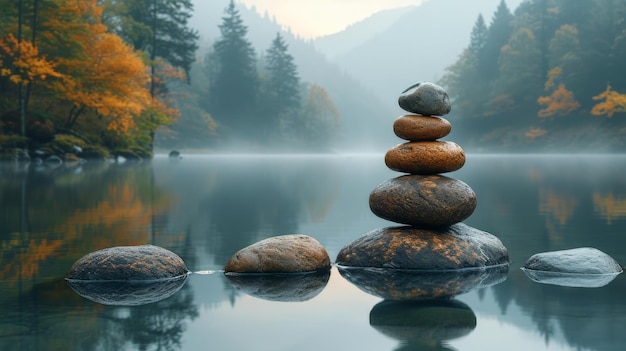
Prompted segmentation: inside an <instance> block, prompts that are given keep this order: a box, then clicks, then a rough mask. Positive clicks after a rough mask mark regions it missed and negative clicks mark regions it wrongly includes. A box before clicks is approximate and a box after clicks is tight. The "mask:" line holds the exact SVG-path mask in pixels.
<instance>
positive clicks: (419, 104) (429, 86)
mask: <svg viewBox="0 0 626 351" xmlns="http://www.w3.org/2000/svg"><path fill="white" fill-rule="evenodd" d="M398 104H399V105H400V107H401V108H402V109H403V110H405V111H408V112H412V113H417V114H419V115H424V116H443V115H446V114H448V113H450V110H451V109H452V106H451V105H450V97H449V96H448V93H447V92H446V91H445V90H444V89H443V88H442V87H440V86H438V85H436V84H433V83H429V82H423V83H417V84H415V85H412V86H410V87H409V88H407V89H406V90H405V91H403V92H402V94H401V95H400V97H399V98H398Z"/></svg>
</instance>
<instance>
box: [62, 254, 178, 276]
mask: <svg viewBox="0 0 626 351" xmlns="http://www.w3.org/2000/svg"><path fill="white" fill-rule="evenodd" d="M188 273H189V270H188V269H187V266H185V262H183V260H182V259H181V258H180V257H179V256H178V255H176V254H175V253H173V252H171V251H169V250H166V249H164V248H162V247H158V246H153V245H142V246H117V247H111V248H107V249H103V250H99V251H95V252H92V253H90V254H87V255H85V256H83V257H82V258H80V259H79V260H78V261H76V262H75V263H74V264H73V265H72V267H71V268H70V271H69V272H68V273H67V276H66V278H67V279H69V280H83V281H135V280H139V281H145V280H162V279H171V278H175V277H181V276H185V275H187V274H188Z"/></svg>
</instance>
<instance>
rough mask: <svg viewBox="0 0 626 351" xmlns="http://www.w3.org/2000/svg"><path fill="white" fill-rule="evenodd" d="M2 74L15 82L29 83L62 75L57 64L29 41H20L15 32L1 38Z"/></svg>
mask: <svg viewBox="0 0 626 351" xmlns="http://www.w3.org/2000/svg"><path fill="white" fill-rule="evenodd" d="M0 76H2V77H8V78H9V81H10V82H12V83H14V84H21V85H27V84H29V83H31V82H33V81H35V80H45V79H46V78H47V77H56V78H59V77H61V74H60V73H59V72H57V71H56V70H55V64H54V63H52V62H50V61H48V60H47V59H46V58H45V57H44V56H41V55H40V54H39V50H38V49H37V48H36V47H35V46H34V45H33V44H32V43H31V42H28V41H22V42H21V43H20V42H18V40H17V38H15V37H14V36H13V34H10V33H9V34H8V35H7V36H6V37H4V38H0Z"/></svg>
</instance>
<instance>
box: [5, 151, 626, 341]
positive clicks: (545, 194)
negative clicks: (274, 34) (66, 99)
mask: <svg viewBox="0 0 626 351" xmlns="http://www.w3.org/2000/svg"><path fill="white" fill-rule="evenodd" d="M625 172H626V157H625V156H532V155H529V156H488V155H472V154H470V155H468V159H467V163H466V165H465V167H464V168H462V169H461V170H459V171H457V172H454V173H451V174H449V176H451V177H454V178H457V179H460V180H463V181H464V182H466V183H467V184H469V185H470V186H471V187H472V188H473V189H474V191H475V192H476V194H477V197H478V207H477V209H476V211H475V212H474V214H473V215H472V216H471V217H470V218H469V219H467V220H466V221H465V223H466V224H468V225H471V226H473V227H476V228H479V229H482V230H485V231H488V232H491V233H493V234H495V235H497V236H498V237H500V239H501V240H502V242H503V243H504V244H505V245H506V246H507V248H508V249H509V253H510V257H511V266H510V269H509V273H508V275H507V278H506V280H504V281H502V282H501V283H499V284H496V285H493V286H490V287H486V288H483V289H480V290H474V291H471V292H469V293H465V294H463V295H460V296H457V297H455V298H454V299H452V300H450V301H430V302H420V303H400V302H391V301H383V300H382V299H381V298H378V297H376V296H373V295H369V294H367V293H365V292H363V291H362V290H360V289H359V288H358V287H356V286H354V285H353V284H351V283H350V282H349V281H348V280H346V279H344V278H343V276H342V275H341V274H340V273H339V271H338V270H337V268H333V269H332V270H331V274H330V277H329V278H328V281H327V283H326V284H322V285H321V286H319V287H318V288H317V289H314V290H313V291H312V292H311V293H310V294H309V295H307V296H305V297H304V298H302V297H301V298H296V297H294V298H293V299H292V300H301V301H288V302H285V301H281V300H289V296H288V295H289V292H288V291H287V292H278V293H277V296H281V297H282V299H279V300H276V299H274V300H273V299H271V298H268V296H267V295H258V294H257V293H258V291H257V292H255V291H254V290H250V289H246V287H245V286H240V285H238V286H235V285H234V284H233V282H231V281H230V280H228V279H227V278H226V277H225V276H224V275H223V274H222V273H221V272H220V270H221V269H222V267H223V265H224V264H225V263H226V261H227V260H228V258H229V257H230V256H231V254H232V253H234V252H235V251H237V250H239V249H241V248H243V247H245V246H247V245H249V244H252V243H254V242H256V241H258V240H261V239H264V238H267V237H271V236H275V235H282V234H292V233H302V234H308V235H311V236H313V237H315V238H316V239H318V240H319V241H320V242H321V243H322V244H323V245H324V246H325V247H326V248H327V250H328V252H329V254H330V256H331V260H334V258H335V257H336V255H337V253H338V252H339V250H340V249H341V248H342V247H343V246H344V245H346V244H348V243H349V242H351V241H352V240H354V239H356V238H357V237H359V236H361V235H363V234H365V233H367V232H369V231H371V230H373V229H376V228H381V227H386V226H393V225H394V224H393V223H391V222H387V221H385V220H382V219H379V218H377V217H376V216H374V215H373V214H372V213H371V212H370V210H369V206H368V197H369V193H370V191H371V190H372V189H374V187H376V185H378V184H379V183H381V182H382V181H384V180H386V179H388V178H392V177H395V176H397V175H398V174H397V173H394V172H392V171H390V170H389V169H387V168H386V167H385V165H384V162H383V155H370V156H363V155H342V156H330V157H329V156H298V157H295V156H290V157H288V156H274V157H258V156H211V157H207V156H187V155H186V156H185V157H184V159H182V160H180V161H178V162H172V161H170V160H168V159H167V158H165V157H162V158H156V159H155V160H154V161H153V162H152V163H144V164H139V165H130V164H126V165H113V164H85V165H83V166H82V167H71V168H70V167H60V168H57V169H46V168H42V169H31V170H29V171H24V170H20V169H19V167H15V166H14V165H12V164H5V165H3V166H2V167H0V206H1V208H2V211H1V213H0V245H1V247H0V261H1V263H2V265H1V266H0V349H1V350H272V351H276V350H389V351H391V350H398V351H399V350H403V351H408V350H458V351H472V350H476V351H478V350H480V351H485V350H498V351H499V350H507V351H514V350H523V351H527V350H535V351H536V350H577V351H578V350H624V345H626V333H625V332H624V328H625V327H626V276H625V275H624V274H622V275H620V276H618V277H617V278H616V279H615V280H613V281H612V282H611V283H609V284H608V285H606V286H604V287H601V288H572V287H563V286H557V285H548V284H539V283H536V282H533V281H532V280H530V279H529V278H528V277H526V275H525V274H524V272H523V271H521V270H520V269H519V268H520V266H521V265H522V264H523V263H524V261H525V260H526V259H527V258H528V257H530V256H531V255H533V254H535V253H538V252H543V251H551V250H561V249H569V248H575V247H586V246H591V247H596V248H598V249H600V250H602V251H604V252H606V253H608V254H609V255H611V256H613V257H614V258H615V259H616V260H617V261H618V262H620V263H621V264H625V263H626V176H624V174H625ZM147 243H152V244H155V245H159V246H162V247H165V248H167V249H169V250H172V251H174V252H176V253H177V254H179V255H180V256H181V257H182V258H183V259H184V260H185V262H186V263H187V265H188V267H189V268H190V269H191V270H192V271H194V272H202V273H203V274H198V273H195V274H192V275H190V276H189V278H188V279H187V281H186V282H185V285H184V286H183V287H182V288H181V289H180V290H179V291H178V292H176V293H175V294H174V295H172V296H170V297H168V298H166V299H164V300H162V301H159V302H156V303H152V304H147V305H142V306H133V307H127V306H109V305H101V304H98V303H95V302H92V301H91V300H88V299H86V298H83V297H81V296H79V295H78V294H77V293H75V292H74V291H73V290H72V289H71V288H70V287H69V286H68V284H67V283H66V281H65V280H64V279H63V277H64V276H65V274H66V272H67V271H68V270H69V268H70V266H71V265H72V263H74V262H75V261H76V260H77V259H78V258H80V257H82V256H83V255H85V254H87V253H89V252H92V251H95V250H98V249H102V248H105V247H111V246H118V245H139V244H147ZM323 282H325V280H324V281H323ZM442 305H443V306H444V307H448V311H449V310H456V311H457V313H450V314H442V313H441V312H440V311H441V309H438V308H440V307H441V306H442ZM438 311H439V312H438ZM474 318H475V319H474ZM472 320H475V323H473V322H472Z"/></svg>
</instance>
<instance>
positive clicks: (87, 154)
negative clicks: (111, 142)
mask: <svg viewBox="0 0 626 351" xmlns="http://www.w3.org/2000/svg"><path fill="white" fill-rule="evenodd" d="M80 157H82V158H84V159H86V160H103V159H107V158H111V153H110V152H109V150H107V149H105V148H104V147H102V146H99V145H87V146H85V147H84V148H83V152H82V153H81V154H80Z"/></svg>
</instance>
